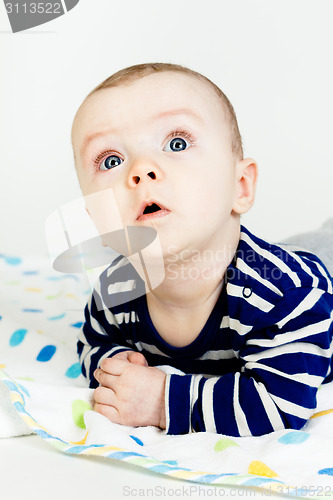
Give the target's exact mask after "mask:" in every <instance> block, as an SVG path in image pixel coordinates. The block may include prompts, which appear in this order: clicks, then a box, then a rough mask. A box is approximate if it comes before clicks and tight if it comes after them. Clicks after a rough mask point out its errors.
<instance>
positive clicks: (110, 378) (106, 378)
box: [94, 368, 117, 389]
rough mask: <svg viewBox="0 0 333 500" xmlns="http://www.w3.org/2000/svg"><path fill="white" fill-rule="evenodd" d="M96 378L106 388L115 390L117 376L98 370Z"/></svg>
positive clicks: (95, 373)
mask: <svg viewBox="0 0 333 500" xmlns="http://www.w3.org/2000/svg"><path fill="white" fill-rule="evenodd" d="M94 377H95V379H96V380H97V382H99V383H100V384H101V385H103V386H104V387H108V388H109V389H114V388H115V384H116V382H117V381H116V378H117V376H116V375H111V374H110V373H106V372H105V371H103V370H101V369H100V368H97V370H95V371H94Z"/></svg>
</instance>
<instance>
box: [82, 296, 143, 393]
mask: <svg viewBox="0 0 333 500" xmlns="http://www.w3.org/2000/svg"><path fill="white" fill-rule="evenodd" d="M96 299H97V302H98V303H99V302H100V297H99V296H97V291H96V290H95V291H94V292H93V293H92V295H91V297H90V300H89V302H88V304H87V305H86V307H85V310H84V315H85V323H84V325H83V328H82V330H81V331H80V333H79V336H78V342H77V352H78V355H79V360H80V363H81V370H82V373H83V375H84V376H85V377H86V378H87V379H88V380H89V387H91V388H95V387H97V386H98V382H97V380H96V379H95V378H94V371H95V370H96V368H98V367H99V365H100V363H101V361H102V360H103V359H104V358H110V357H112V356H114V355H115V354H117V353H119V352H122V351H128V350H133V349H132V348H131V345H130V344H129V343H127V342H126V340H125V339H124V338H123V337H122V335H121V332H120V328H119V326H118V324H117V321H116V318H115V316H114V314H113V313H112V312H111V311H110V309H107V308H106V307H104V308H102V307H100V306H99V307H98V306H97V304H96Z"/></svg>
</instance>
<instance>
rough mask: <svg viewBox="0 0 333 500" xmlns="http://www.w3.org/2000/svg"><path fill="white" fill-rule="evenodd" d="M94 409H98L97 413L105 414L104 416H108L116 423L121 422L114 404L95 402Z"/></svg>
mask: <svg viewBox="0 0 333 500" xmlns="http://www.w3.org/2000/svg"><path fill="white" fill-rule="evenodd" d="M94 410H95V411H97V413H100V414H101V415H104V417H106V418H108V419H109V420H111V422H114V423H115V424H120V423H121V422H120V418H119V413H118V410H117V409H116V408H114V407H113V406H109V405H103V404H100V403H95V405H94Z"/></svg>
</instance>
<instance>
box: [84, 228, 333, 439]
mask: <svg viewBox="0 0 333 500" xmlns="http://www.w3.org/2000/svg"><path fill="white" fill-rule="evenodd" d="M133 273H134V274H133ZM110 285H111V286H110ZM141 286H144V283H143V282H142V280H141V279H140V278H139V277H138V275H137V274H136V272H135V271H134V270H133V267H132V266H131V265H130V264H129V263H128V261H127V260H126V259H125V258H123V257H118V258H117V259H116V260H115V261H114V262H113V263H112V264H111V266H110V267H109V268H108V269H107V270H106V271H104V273H103V274H102V275H101V277H100V280H99V284H98V286H97V287H96V289H95V291H94V293H93V294H92V296H91V298H90V300H89V303H88V304H87V306H86V308H85V319H86V322H85V324H84V326H83V329H82V332H81V333H80V335H79V341H78V353H79V356H80V361H81V365H82V371H83V374H84V375H85V376H86V377H87V378H88V379H89V380H90V387H97V385H98V383H97V382H96V380H95V379H94V377H93V373H94V370H95V369H96V368H97V367H98V366H99V363H100V362H101V360H102V359H104V358H105V357H111V356H112V355H114V354H115V353H118V352H120V351H123V350H128V349H132V350H136V351H139V352H141V353H142V354H143V355H144V356H145V358H146V359H147V361H148V364H149V365H150V366H158V365H170V366H173V367H175V368H178V369H179V370H181V371H182V372H184V375H178V374H177V375H176V374H171V375H167V378H166V389H165V401H166V424H167V426H166V432H167V433H168V434H185V433H189V432H193V431H194V432H199V431H210V432H217V433H221V434H225V435H229V436H251V435H252V436H258V435H262V434H266V433H269V432H272V431H277V430H280V429H284V428H292V429H300V428H301V427H303V426H304V424H305V423H306V422H307V420H308V419H309V418H310V416H311V415H312V414H313V412H314V409H315V407H316V395H317V390H318V387H319V386H320V385H321V384H322V383H327V382H329V381H331V380H333V362H332V352H333V290H332V278H331V277H330V275H329V273H328V271H327V269H326V268H325V266H324V265H323V263H322V262H321V261H320V260H319V259H318V258H317V257H316V256H314V255H313V254H311V253H309V252H307V251H304V250H293V251H292V250H290V249H288V247H286V246H279V245H275V244H269V243H267V242H265V241H263V240H262V239H260V238H257V237H256V236H254V235H253V234H251V233H250V232H249V231H248V230H247V229H246V228H245V227H244V226H241V233H240V241H239V245H238V248H237V251H236V253H235V256H234V259H233V261H232V262H231V264H230V265H229V267H228V269H227V272H226V275H225V280H224V286H223V289H222V292H221V294H220V297H219V299H218V301H217V303H216V305H215V307H214V309H213V311H212V313H211V315H210V317H209V318H208V320H207V322H206V324H205V326H204V328H203V329H202V331H201V332H200V334H199V335H198V337H197V338H196V339H195V340H194V341H193V342H192V343H191V344H189V345H187V346H185V347H174V346H171V345H169V344H168V343H166V342H165V341H164V340H163V339H162V337H161V336H160V335H159V334H158V332H157V331H156V329H155V327H154V325H153V323H152V321H151V319H150V316H149V313H148V308H147V301H146V295H144V294H141V296H139V297H138V298H136V299H129V300H128V301H126V294H128V293H129V288H130V289H134V288H135V287H137V288H138V287H141ZM117 287H118V288H117ZM115 288H116V289H118V299H119V294H120V295H122V300H120V301H119V300H118V303H119V302H121V304H119V305H112V295H113V293H109V292H110V290H114V289H115ZM138 289H139V288H138ZM138 295H140V294H138ZM128 297H130V295H128ZM101 304H102V307H101Z"/></svg>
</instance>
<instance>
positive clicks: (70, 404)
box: [0, 255, 333, 498]
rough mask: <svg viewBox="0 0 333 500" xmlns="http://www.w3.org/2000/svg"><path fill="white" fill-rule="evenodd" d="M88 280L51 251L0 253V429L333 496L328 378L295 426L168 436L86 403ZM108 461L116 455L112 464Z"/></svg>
mask: <svg viewBox="0 0 333 500" xmlns="http://www.w3.org/2000/svg"><path fill="white" fill-rule="evenodd" d="M89 293H90V286H89V284H88V281H86V279H85V278H84V277H80V276H79V275H62V274H59V273H56V272H54V271H53V270H52V269H51V267H50V264H49V261H48V259H47V258H46V257H45V258H44V259H20V258H14V257H8V256H5V255H0V373H1V375H0V377H1V379H2V382H1V381H0V436H2V437H8V436H11V435H12V436H14V435H20V434H26V433H29V432H35V433H37V434H38V435H39V436H40V437H41V438H43V439H45V440H46V441H48V442H49V443H50V444H51V445H53V446H55V447H57V448H58V449H59V450H61V451H63V452H66V453H72V454H88V455H95V456H104V457H111V458H113V459H118V460H122V461H125V462H128V463H131V464H136V465H138V466H141V467H144V468H148V469H150V470H153V471H156V472H159V473H163V474H166V475H169V476H171V477H177V478H181V479H185V480H189V481H196V482H204V483H210V484H214V485H233V486H235V485H243V486H256V487H258V488H263V493H265V494H266V496H267V494H268V492H269V491H272V492H273V491H274V492H280V493H284V494H289V495H299V496H302V497H309V498H316V497H318V498H327V497H329V496H333V384H332V383H331V384H328V385H325V386H323V387H322V388H321V389H320V391H319V394H318V407H317V410H316V413H315V415H314V416H313V418H312V419H311V420H310V421H309V422H308V424H307V425H306V426H305V427H304V428H303V429H302V430H301V431H293V430H285V431H279V432H274V433H272V434H269V435H266V436H262V437H249V438H235V437H228V436H222V435H218V434H212V433H197V434H190V435H184V436H168V435H166V434H165V433H164V432H163V431H161V430H158V429H156V428H153V427H146V428H130V427H124V426H120V425H116V424H113V423H111V422H110V421H108V420H107V419H106V418H105V417H103V416H101V415H99V414H97V413H95V412H94V411H92V406H91V405H92V392H93V391H92V390H91V389H88V388H87V383H86V381H85V379H84V378H83V377H82V375H81V373H80V366H79V364H78V359H77V355H76V336H77V332H78V329H79V328H80V327H81V325H82V321H83V307H84V304H85V302H86V300H87V297H88V294H89ZM110 464H112V462H110Z"/></svg>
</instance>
